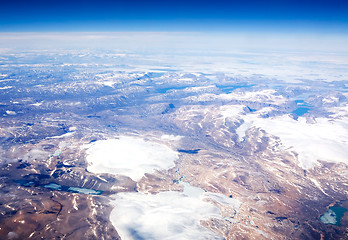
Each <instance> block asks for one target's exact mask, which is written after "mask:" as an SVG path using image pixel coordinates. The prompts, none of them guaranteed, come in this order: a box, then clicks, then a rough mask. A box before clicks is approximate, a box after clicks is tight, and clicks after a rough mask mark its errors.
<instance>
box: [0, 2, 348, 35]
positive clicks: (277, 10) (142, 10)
mask: <svg viewBox="0 0 348 240" xmlns="http://www.w3.org/2000/svg"><path fill="white" fill-rule="evenodd" d="M0 9H1V14H0V31H2V32H20V31H49V32H54V31H243V30H253V31H267V30H269V31H288V30H289V31H312V30H313V31H333V32H339V33H340V32H348V1H347V0H327V1H320V0H318V1H310V0H292V1H287V0H239V1H234V0H230V1H227V0H211V1H204V0H202V1H198V0H162V1H156V0H128V1H127V0H123V1H119V0H114V1H110V0H94V1H91V0H85V1H81V0H77V1H73V0H71V1H67V0H25V1H22V0H11V1H10V0H1V5H0Z"/></svg>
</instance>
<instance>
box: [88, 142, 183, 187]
mask: <svg viewBox="0 0 348 240" xmlns="http://www.w3.org/2000/svg"><path fill="white" fill-rule="evenodd" d="M177 159H178V153H177V152H175V151H173V150H172V149H170V148H169V147H167V146H166V145H164V144H159V143H156V142H151V141H145V140H144V139H142V138H136V137H125V136H122V137H119V139H109V140H102V141H97V142H95V143H93V144H91V145H90V146H89V147H88V149H87V161H88V163H89V164H90V166H88V168H87V170H88V171H90V172H93V173H111V174H121V175H125V176H128V177H130V178H132V179H133V180H134V181H139V180H140V179H141V178H142V176H143V175H144V173H151V172H153V170H155V169H157V170H158V169H167V168H171V167H174V161H176V160H177Z"/></svg>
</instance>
